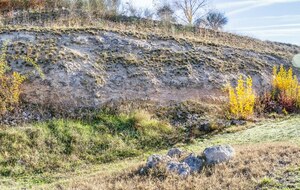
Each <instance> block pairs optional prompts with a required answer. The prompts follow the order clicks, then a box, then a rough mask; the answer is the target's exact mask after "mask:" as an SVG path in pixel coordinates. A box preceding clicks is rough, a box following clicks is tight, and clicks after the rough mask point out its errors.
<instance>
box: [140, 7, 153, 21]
mask: <svg viewBox="0 0 300 190" xmlns="http://www.w3.org/2000/svg"><path fill="white" fill-rule="evenodd" d="M153 15H154V12H153V11H152V10H150V9H149V8H146V9H144V11H143V17H144V18H146V19H153Z"/></svg>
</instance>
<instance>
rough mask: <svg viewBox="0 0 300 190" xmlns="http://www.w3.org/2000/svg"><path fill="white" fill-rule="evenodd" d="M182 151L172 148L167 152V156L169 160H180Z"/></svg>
mask: <svg viewBox="0 0 300 190" xmlns="http://www.w3.org/2000/svg"><path fill="white" fill-rule="evenodd" d="M182 153H183V151H182V150H180V149H179V148H172V149H170V150H169V151H168V154H167V155H168V156H170V157H171V158H180V157H181V155H182Z"/></svg>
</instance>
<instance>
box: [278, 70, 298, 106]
mask: <svg viewBox="0 0 300 190" xmlns="http://www.w3.org/2000/svg"><path fill="white" fill-rule="evenodd" d="M272 86H273V96H274V99H275V100H277V101H279V102H280V104H281V105H282V106H283V107H284V108H285V109H289V110H293V109H295V108H296V107H298V108H299V107H300V85H299V82H298V78H297V76H296V75H293V69H292V68H290V69H288V70H287V69H285V68H284V67H283V65H281V66H280V68H279V69H278V67H277V66H274V68H273V81H272Z"/></svg>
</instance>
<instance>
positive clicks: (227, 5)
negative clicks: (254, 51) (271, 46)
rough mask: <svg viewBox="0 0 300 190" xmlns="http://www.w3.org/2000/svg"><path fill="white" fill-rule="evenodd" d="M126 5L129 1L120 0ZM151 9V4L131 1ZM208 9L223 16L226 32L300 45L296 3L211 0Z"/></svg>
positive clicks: (284, 0)
mask: <svg viewBox="0 0 300 190" xmlns="http://www.w3.org/2000/svg"><path fill="white" fill-rule="evenodd" d="M123 1H130V0H123ZM131 1H132V3H133V5H135V6H137V7H143V8H152V4H153V3H152V2H153V1H152V0H131ZM211 1H212V3H211V7H212V8H216V9H218V10H220V11H222V12H225V14H226V16H227V17H228V18H229V23H228V25H227V26H226V27H225V30H226V31H228V32H234V33H238V34H244V35H248V36H251V37H256V38H259V39H262V40H271V41H279V42H284V43H292V44H297V45H300V0H211Z"/></svg>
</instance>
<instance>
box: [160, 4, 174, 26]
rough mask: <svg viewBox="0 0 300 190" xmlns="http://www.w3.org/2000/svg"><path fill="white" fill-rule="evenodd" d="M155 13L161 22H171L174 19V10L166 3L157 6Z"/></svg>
mask: <svg viewBox="0 0 300 190" xmlns="http://www.w3.org/2000/svg"><path fill="white" fill-rule="evenodd" d="M156 14H157V16H158V17H159V19H160V20H161V21H163V22H166V23H171V22H175V21H176V19H175V17H174V10H173V9H172V7H171V6H170V5H168V4H165V5H163V6H161V7H158V8H157V10H156Z"/></svg>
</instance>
